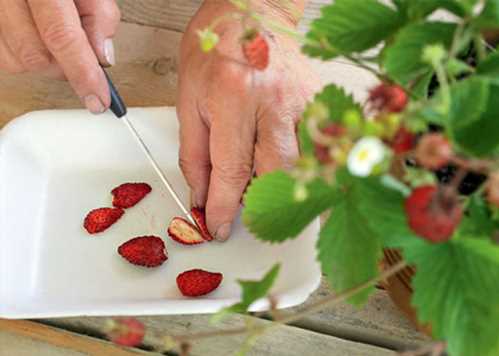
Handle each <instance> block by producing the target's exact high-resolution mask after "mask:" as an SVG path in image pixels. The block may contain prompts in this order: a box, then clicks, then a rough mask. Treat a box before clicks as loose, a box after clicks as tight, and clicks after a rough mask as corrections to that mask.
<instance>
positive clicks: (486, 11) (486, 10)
mask: <svg viewBox="0 0 499 356" xmlns="http://www.w3.org/2000/svg"><path fill="white" fill-rule="evenodd" d="M474 23H475V25H477V26H478V27H480V28H499V0H487V1H486V2H485V6H484V7H483V10H482V12H481V13H480V15H479V16H478V17H477V18H476V19H475V21H474Z"/></svg>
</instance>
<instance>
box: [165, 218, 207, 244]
mask: <svg viewBox="0 0 499 356" xmlns="http://www.w3.org/2000/svg"><path fill="white" fill-rule="evenodd" d="M168 235H169V236H170V237H171V238H172V239H173V240H175V241H177V242H180V243H181V244H184V245H197V244H202V243H203V242H205V241H206V240H205V239H203V237H202V236H201V232H200V231H199V230H198V229H197V228H196V227H195V226H194V225H192V224H191V223H190V222H189V221H187V220H186V219H184V218H180V217H175V218H173V220H172V221H171V223H170V225H169V226H168Z"/></svg>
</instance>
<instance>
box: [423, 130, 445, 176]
mask: <svg viewBox="0 0 499 356" xmlns="http://www.w3.org/2000/svg"><path fill="white" fill-rule="evenodd" d="M451 157H452V147H451V145H450V143H449V141H448V140H447V139H446V138H445V137H444V136H443V135H442V134H440V133H429V134H426V135H424V136H423V137H422V138H421V139H420V140H419V142H418V146H417V147H416V161H417V162H418V163H419V164H420V165H422V166H423V167H425V168H428V169H434V170H435V169H440V168H442V167H444V166H446V165H447V164H448V163H449V160H450V159H451Z"/></svg>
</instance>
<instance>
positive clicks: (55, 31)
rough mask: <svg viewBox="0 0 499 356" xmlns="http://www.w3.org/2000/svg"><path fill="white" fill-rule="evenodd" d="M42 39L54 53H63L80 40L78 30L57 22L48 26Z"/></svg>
mask: <svg viewBox="0 0 499 356" xmlns="http://www.w3.org/2000/svg"><path fill="white" fill-rule="evenodd" d="M42 37H43V39H44V41H45V43H46V45H47V47H49V48H50V49H51V50H52V51H55V52H62V51H65V50H66V49H67V48H69V47H71V46H72V45H73V44H74V43H75V42H76V41H77V40H78V38H79V33H78V29H77V28H75V27H74V26H72V25H68V24H65V23H63V22H55V23H53V24H51V25H50V26H48V27H47V28H46V29H45V30H44V31H43V32H42Z"/></svg>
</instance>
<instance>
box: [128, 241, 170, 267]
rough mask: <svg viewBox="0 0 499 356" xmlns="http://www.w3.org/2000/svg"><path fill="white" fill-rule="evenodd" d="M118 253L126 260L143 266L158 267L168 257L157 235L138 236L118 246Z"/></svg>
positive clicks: (163, 244)
mask: <svg viewBox="0 0 499 356" xmlns="http://www.w3.org/2000/svg"><path fill="white" fill-rule="evenodd" d="M118 253H119V254H120V255H121V257H123V258H124V259H126V260H127V261H128V262H130V263H132V264H134V265H137V266H144V267H158V266H160V265H162V264H163V262H165V261H166V260H167V259H168V255H167V252H166V246H165V243H164V242H163V240H162V239H161V238H159V237H157V236H139V237H135V238H133V239H131V240H128V241H127V242H125V243H124V244H122V245H121V246H120V247H119V248H118Z"/></svg>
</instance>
